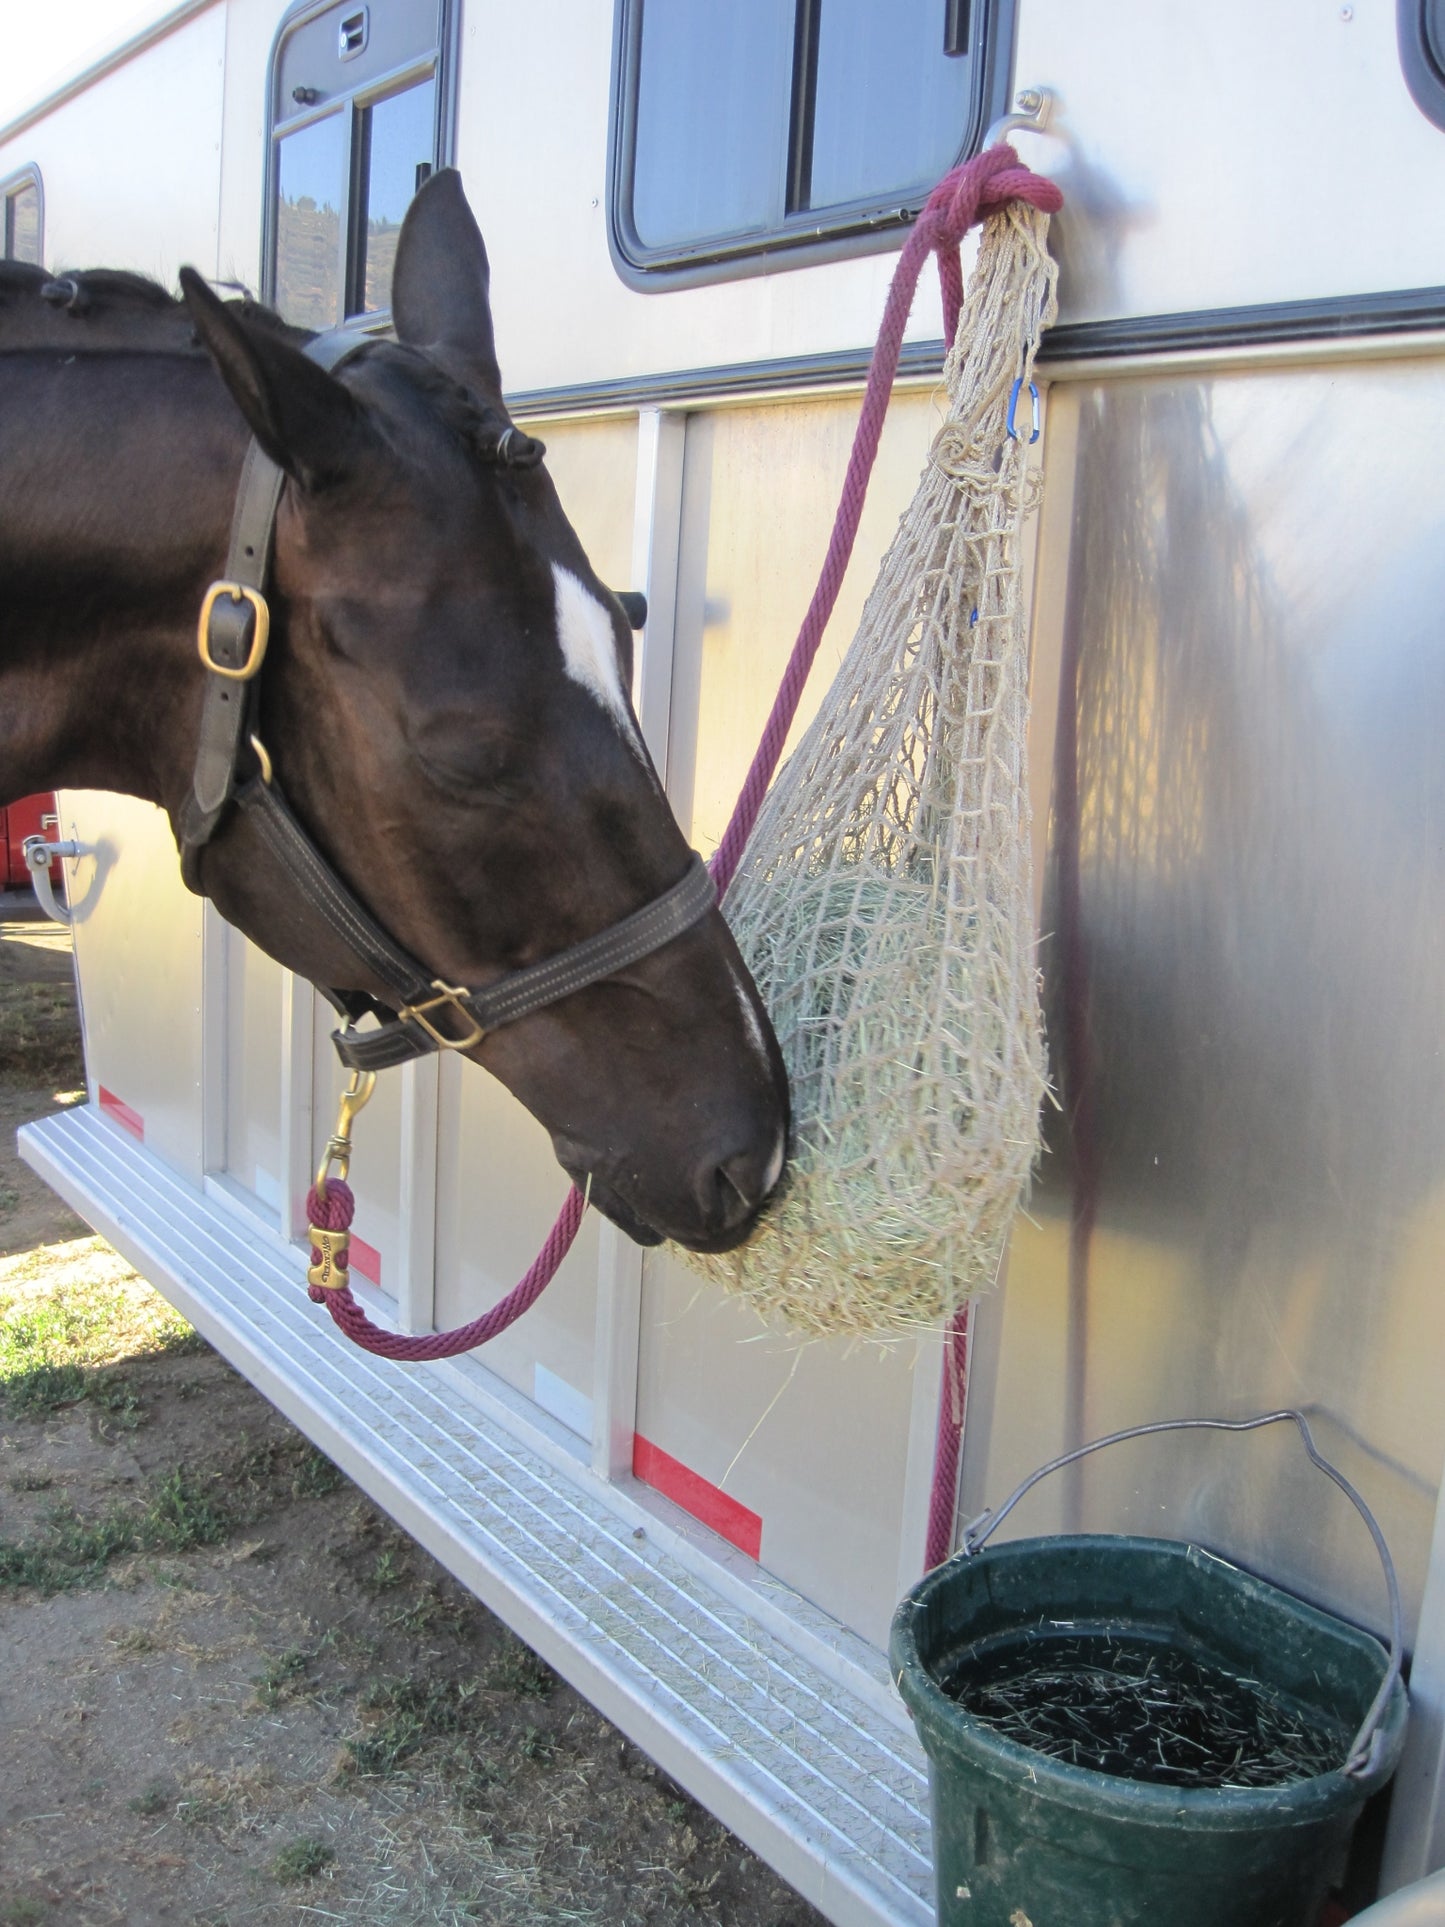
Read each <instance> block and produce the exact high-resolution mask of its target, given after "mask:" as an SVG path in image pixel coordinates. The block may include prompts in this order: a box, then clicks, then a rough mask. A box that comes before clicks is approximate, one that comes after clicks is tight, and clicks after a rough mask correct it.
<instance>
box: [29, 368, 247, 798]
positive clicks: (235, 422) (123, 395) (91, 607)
mask: <svg viewBox="0 0 1445 1927" xmlns="http://www.w3.org/2000/svg"><path fill="white" fill-rule="evenodd" d="M245 444H246V431H245V428H244V426H243V424H242V422H241V418H240V416H239V414H238V413H237V411H236V409H235V408H234V406H233V405H232V404H231V402H230V401H229V399H228V398H227V396H226V395H225V392H224V390H223V389H222V387H221V385H220V382H219V381H218V380H217V378H216V376H215V374H214V371H213V370H212V368H211V365H210V363H209V362H208V361H205V360H203V359H201V358H200V357H197V356H185V355H178V356H169V355H166V356H162V355H155V354H150V355H141V354H112V353H96V354H89V353H83V352H82V353H80V354H77V355H75V356H73V357H69V358H64V359H62V358H60V357H58V356H56V355H53V354H51V355H40V354H34V353H26V354H0V802H3V801H5V800H7V799H8V798H13V797H16V796H22V795H26V794H28V793H30V792H33V791H35V790H48V789H54V788H58V787H61V786H74V787H84V788H101V789H115V790H122V791H125V792H127V793H129V794H130V795H133V796H140V797H144V798H146V799H147V800H149V801H151V802H156V803H160V804H162V805H164V806H166V807H174V806H175V804H176V803H177V802H178V801H179V798H180V795H181V794H182V793H183V790H184V787H185V783H186V782H187V781H188V777H189V759H190V753H191V750H192V749H193V746H194V734H195V728H196V714H197V707H198V700H199V685H200V669H199V665H198V664H197V662H196V658H195V625H196V616H197V612H198V610H199V607H200V601H201V597H202V595H203V594H204V591H205V588H206V585H207V583H208V582H210V581H211V580H213V579H214V578H215V577H216V576H218V575H220V574H221V572H222V564H223V561H224V557H225V549H226V535H227V530H228V527H229V522H230V514H231V505H232V501H233V499H234V494H235V487H236V480H237V477H238V475H239V473H240V466H241V460H242V456H243V454H244V450H245Z"/></svg>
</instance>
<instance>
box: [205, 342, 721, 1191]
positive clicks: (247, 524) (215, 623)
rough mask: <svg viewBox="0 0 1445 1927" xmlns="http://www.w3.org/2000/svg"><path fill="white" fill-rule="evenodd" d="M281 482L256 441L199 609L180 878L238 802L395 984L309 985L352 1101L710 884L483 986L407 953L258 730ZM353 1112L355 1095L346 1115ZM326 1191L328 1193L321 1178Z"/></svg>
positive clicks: (508, 1014) (473, 1032)
mask: <svg viewBox="0 0 1445 1927" xmlns="http://www.w3.org/2000/svg"><path fill="white" fill-rule="evenodd" d="M362 345H363V344H362V343H361V342H359V341H358V340H357V339H356V337H355V336H354V335H349V334H345V333H342V332H340V331H337V332H334V333H331V334H324V335H318V336H317V337H316V338H315V340H313V341H311V342H308V343H307V345H306V350H305V352H306V354H307V355H308V356H309V357H310V359H311V360H312V361H315V362H317V363H318V364H319V365H320V366H321V367H323V368H326V369H334V368H335V367H337V366H338V365H339V364H340V363H341V362H342V361H344V360H345V359H346V357H347V356H348V355H350V354H352V353H354V352H355V351H356V349H357V348H359V347H361V346H362ZM517 432H518V431H515V430H509V431H508V433H509V434H514V433H517ZM521 439H528V438H521ZM504 442H505V438H504ZM532 446H535V444H532ZM510 452H511V451H510V450H508V453H510ZM539 453H540V450H539ZM284 481H285V475H284V473H283V472H282V470H281V469H280V468H279V467H278V466H277V464H276V463H275V462H273V461H272V460H271V458H270V456H269V455H267V454H266V453H265V452H264V450H263V449H262V448H261V446H260V444H259V443H258V442H256V441H255V440H253V441H252V442H251V444H250V446H249V447H248V448H247V450H246V457H245V460H244V462H243V463H242V466H241V479H240V482H239V484H238V486H237V490H236V507H235V511H234V513H233V515H232V518H231V537H230V545H229V548H228V550H227V554H226V573H225V576H224V577H223V578H222V579H221V580H220V581H217V582H213V583H212V584H211V586H210V588H209V589H208V590H207V591H206V596H205V600H204V602H203V603H202V605H201V616H200V624H199V629H198V633H197V646H198V648H199V651H200V657H201V661H202V663H203V664H204V665H205V668H206V670H207V678H206V691H205V697H204V701H203V705H202V710H201V728H200V736H199V740H198V743H197V747H196V767H195V773H194V776H193V778H192V783H191V793H190V795H189V796H188V797H187V798H186V801H185V804H184V806H183V807H182V809H181V812H180V816H179V819H178V822H177V826H176V829H177V836H178V839H179V842H180V846H181V874H182V875H183V876H184V878H185V880H186V884H187V886H188V887H189V888H190V889H192V890H194V891H195V893H196V895H197V896H204V895H205V889H204V886H203V884H202V881H201V852H202V850H203V849H204V848H205V846H206V845H207V843H209V842H210V840H211V838H212V836H213V835H214V834H215V831H216V829H217V827H218V826H219V824H220V823H221V821H222V820H223V819H224V817H225V815H226V812H227V810H229V809H230V808H232V807H233V806H234V807H235V808H236V809H238V810H240V811H242V812H243V814H244V815H245V816H246V817H247V818H248V819H249V820H250V821H251V823H252V824H253V825H254V826H255V828H256V829H257V831H258V832H259V833H260V836H261V839H262V841H263V842H264V843H265V845H266V847H267V848H268V849H269V851H270V852H271V855H272V856H273V857H274V858H275V859H276V862H277V863H278V864H279V866H280V868H281V869H282V871H283V872H284V873H285V875H286V876H287V878H288V879H289V881H290V883H291V884H292V886H293V888H294V889H296V890H297V891H298V892H299V894H300V895H301V896H302V897H303V898H304V899H305V901H306V902H307V903H308V904H309V905H310V906H311V908H312V909H313V910H315V911H316V913H317V914H318V915H319V916H320V917H321V918H322V919H323V921H324V922H325V923H326V924H327V925H328V926H329V927H330V929H331V931H332V933H333V935H335V936H336V937H338V938H339V939H340V941H341V943H342V944H343V945H344V947H345V948H346V949H347V950H349V951H350V953H351V954H352V956H353V957H355V958H357V959H358V960H359V961H360V962H361V964H362V965H363V966H364V967H365V969H366V971H367V973H368V974H369V975H371V976H374V977H377V978H379V979H380V980H381V982H382V983H384V984H385V985H386V986H387V988H388V990H389V991H391V993H392V999H391V1000H390V1001H391V1003H392V1004H393V1005H394V1008H388V1007H387V1006H386V1005H383V1004H381V1003H379V1002H378V1001H377V999H376V998H374V997H371V996H369V995H367V994H366V993H365V992H364V991H351V990H332V989H328V988H327V987H326V986H325V985H324V984H318V985H317V989H318V990H320V992H321V994H322V996H323V997H325V998H326V1000H327V1002H328V1003H330V1004H331V1005H332V1006H333V1008H334V1009H336V1010H337V1011H338V1012H339V1013H340V1014H341V1016H342V1017H343V1018H344V1019H345V1020H346V1021H345V1025H344V1027H343V1028H342V1029H341V1030H338V1031H334V1032H333V1033H332V1040H331V1041H332V1042H333V1044H335V1046H336V1051H337V1055H338V1056H339V1057H340V1059H341V1061H342V1063H343V1064H345V1065H346V1067H347V1069H348V1070H350V1071H352V1072H353V1073H354V1077H353V1091H352V1092H351V1093H350V1095H351V1097H352V1099H353V1100H355V1098H356V1096H357V1089H356V1087H355V1086H356V1079H357V1078H360V1077H362V1076H365V1075H366V1074H368V1073H371V1072H375V1071H379V1070H387V1069H389V1068H390V1067H391V1066H392V1065H394V1064H404V1063H406V1062H407V1060H408V1059H410V1058H413V1057H422V1056H425V1055H426V1054H427V1052H429V1051H435V1050H471V1049H472V1048H473V1047H474V1046H475V1045H477V1044H479V1043H481V1041H482V1039H483V1038H484V1037H485V1036H486V1034H487V1032H488V1031H491V1030H496V1029H497V1028H498V1027H499V1026H500V1025H502V1024H512V1023H515V1022H516V1021H517V1019H518V1018H519V1017H526V1016H529V1015H530V1014H531V1013H532V1012H533V1011H535V1010H541V1009H542V1008H544V1006H546V1005H547V1004H553V1003H557V1002H558V1001H559V1000H560V999H562V998H563V997H570V996H571V995H572V993H573V991H576V990H582V989H584V988H585V987H586V986H587V985H588V984H595V983H599V982H600V981H601V980H602V979H603V978H604V977H610V976H612V975H613V974H614V973H615V972H616V971H619V970H623V969H625V968H626V967H627V965H628V964H633V963H636V962H637V961H638V960H639V959H640V958H642V957H647V956H650V955H651V954H652V952H653V951H654V950H660V949H661V948H662V946H663V945H664V944H666V943H670V942H671V941H672V939H673V938H674V937H678V936H681V934H682V933H683V931H685V930H688V929H690V928H691V927H692V925H693V924H695V923H697V922H698V921H699V920H700V919H701V918H702V917H704V916H705V915H706V914H707V912H708V911H709V910H710V909H711V908H712V907H713V905H714V904H715V903H716V901H717V891H716V889H715V887H714V885H713V882H712V879H711V877H710V876H709V874H708V871H707V866H706V865H705V864H704V862H703V860H702V858H701V857H700V856H696V855H694V857H693V859H692V862H691V863H690V864H689V865H688V868H687V869H686V871H685V872H684V873H683V875H682V877H681V878H680V879H679V881H678V882H677V883H675V884H674V885H673V886H672V888H671V889H670V890H666V891H664V892H663V894H662V895H661V896H659V897H655V898H654V899H653V901H652V902H651V903H649V904H646V905H644V907H643V908H642V909H641V910H637V911H634V912H633V914H632V915H631V916H627V917H623V918H622V919H621V920H620V921H619V922H617V923H614V924H612V925H611V926H610V927H609V928H608V929H606V930H602V931H599V932H598V933H597V934H596V935H595V936H591V937H586V938H584V939H583V940H582V942H581V943H576V944H573V945H572V946H571V947H570V948H569V949H567V950H562V951H559V952H557V954H556V955H555V956H551V957H546V958H544V959H543V960H542V962H541V963H538V964H532V965H529V966H528V968H527V969H525V970H513V971H510V972H509V973H508V974H507V975H506V976H504V977H502V978H500V979H499V980H498V981H497V982H495V983H491V984H488V985H487V986H486V988H485V989H482V990H470V989H468V988H467V987H466V986H464V985H461V984H449V983H445V982H444V981H443V980H442V979H441V978H439V977H437V976H435V975H434V974H433V973H432V972H431V971H430V970H428V969H427V967H426V966H425V964H423V963H421V962H420V961H419V960H418V959H417V958H416V957H413V956H412V955H411V954H410V952H408V951H406V950H404V949H403V948H402V947H401V945H400V944H398V943H397V942H396V940H395V939H394V938H393V937H392V936H391V935H390V934H389V933H388V932H387V931H386V930H384V929H383V928H382V926H381V925H380V924H379V923H378V922H377V921H376V919H375V918H374V917H373V916H372V915H371V913H370V911H368V910H367V909H365V908H364V906H363V905H362V904H361V903H360V902H358V900H357V898H356V897H355V895H354V894H353V893H352V891H351V890H350V889H349V888H348V887H347V885H346V884H345V883H343V882H342V880H341V878H340V877H339V876H338V875H337V874H336V871H335V870H334V869H333V868H332V866H331V864H330V862H329V861H328V860H327V858H326V857H325V856H323V855H322V853H321V851H320V850H319V849H318V848H317V847H316V845H315V843H314V842H313V841H312V840H311V838H310V836H309V835H308V834H307V832H306V831H305V830H304V829H303V828H302V826H301V824H300V823H299V822H298V821H297V819H296V817H295V816H294V815H293V813H292V811H291V809H290V806H289V805H288V804H287V802H286V798H285V796H284V795H283V793H282V790H281V786H280V784H279V783H278V782H277V780H276V775H275V771H274V770H273V769H272V766H271V758H270V756H269V755H268V754H267V751H266V748H265V745H264V744H263V743H262V742H261V740H260V737H259V736H258V735H257V733H256V729H257V722H258V709H259V704H258V701H257V693H258V687H259V681H258V679H259V677H260V673H261V669H262V666H263V664H264V663H265V660H266V648H267V643H268V641H269V637H270V626H271V617H270V610H269V608H268V607H267V603H266V595H265V589H266V578H267V576H268V575H269V573H270V568H271V546H272V540H273V537H274V534H275V528H276V510H277V506H278V504H279V503H280V500H281V489H282V486H283V484H284ZM245 744H249V745H250V748H251V750H252V752H253V753H254V755H255V759H256V762H257V765H258V771H257V774H256V775H254V776H251V777H243V776H242V775H241V773H240V770H239V767H238V765H239V762H240V758H241V754H242V749H243V745H245ZM369 1015H370V1016H375V1017H376V1018H378V1019H379V1020H380V1021H379V1025H378V1028H376V1029H374V1030H365V1031H358V1030H355V1029H353V1025H354V1024H355V1023H356V1022H357V1021H358V1020H359V1019H360V1018H362V1017H365V1016H369ZM368 1095H369V1090H368ZM361 1102H365V1099H364V1098H362V1099H361ZM359 1108H360V1103H356V1102H354V1101H353V1109H359ZM338 1129H339V1130H340V1127H338ZM347 1129H348V1130H349V1120H348V1122H347ZM320 1188H321V1190H322V1191H323V1192H324V1189H325V1185H324V1180H323V1181H322V1183H321V1186H320Z"/></svg>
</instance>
